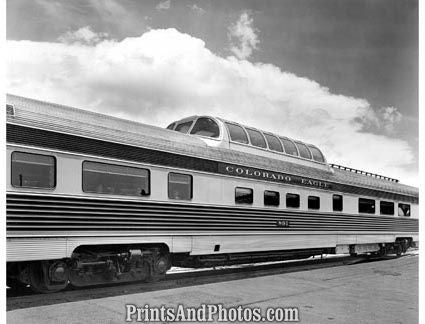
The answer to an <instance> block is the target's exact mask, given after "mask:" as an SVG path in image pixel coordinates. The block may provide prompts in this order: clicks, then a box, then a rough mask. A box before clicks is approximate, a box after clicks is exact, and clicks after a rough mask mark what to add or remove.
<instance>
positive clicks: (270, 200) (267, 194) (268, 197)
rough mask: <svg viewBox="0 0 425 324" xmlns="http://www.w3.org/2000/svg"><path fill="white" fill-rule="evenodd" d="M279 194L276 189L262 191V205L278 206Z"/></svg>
mask: <svg viewBox="0 0 425 324" xmlns="http://www.w3.org/2000/svg"><path fill="white" fill-rule="evenodd" d="M279 204H280V195H279V193H278V192H277V191H268V190H266V191H264V205H266V206H279Z"/></svg>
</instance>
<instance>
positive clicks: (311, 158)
mask: <svg viewBox="0 0 425 324" xmlns="http://www.w3.org/2000/svg"><path fill="white" fill-rule="evenodd" d="M294 143H295V146H296V147H297V150H298V153H299V156H298V157H300V158H302V159H304V160H309V161H312V160H313V154H311V151H310V149H309V148H308V146H307V145H306V144H304V143H303V142H300V141H294ZM300 147H301V148H304V147H305V148H306V149H307V152H308V154H310V157H309V158H308V157H304V156H302V155H301V150H300ZM313 161H314V160H313Z"/></svg>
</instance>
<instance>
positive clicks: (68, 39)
mask: <svg viewBox="0 0 425 324" xmlns="http://www.w3.org/2000/svg"><path fill="white" fill-rule="evenodd" d="M106 38H108V34H107V33H96V32H94V31H93V30H92V29H91V27H90V26H85V27H81V28H80V29H78V30H75V31H69V32H66V33H65V34H63V35H61V36H60V37H59V38H58V40H59V42H62V43H80V44H86V45H94V44H96V43H99V42H100V41H102V40H104V39H106Z"/></svg>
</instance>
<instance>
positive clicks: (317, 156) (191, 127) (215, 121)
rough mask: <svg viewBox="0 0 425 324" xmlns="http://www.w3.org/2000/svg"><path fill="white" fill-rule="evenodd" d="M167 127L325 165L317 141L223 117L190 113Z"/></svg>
mask: <svg viewBox="0 0 425 324" xmlns="http://www.w3.org/2000/svg"><path fill="white" fill-rule="evenodd" d="M167 129H170V130H174V131H177V132H180V133H184V134H188V135H192V136H197V137H199V138H201V139H203V140H204V141H205V142H206V143H207V144H208V145H210V146H215V147H223V148H228V149H233V150H236V151H243V152H247V153H253V154H257V155H263V156H264V155H265V156H268V157H272V158H277V159H284V160H289V161H291V162H297V163H301V164H306V163H307V164H311V163H312V164H313V165H315V166H318V165H320V164H322V165H326V159H325V157H324V155H323V153H322V152H321V151H320V150H319V148H317V147H316V146H315V145H312V144H307V143H303V142H301V141H298V140H293V139H290V138H288V137H285V136H280V135H277V134H274V133H271V132H265V131H262V130H259V129H256V128H254V127H248V126H244V125H241V124H239V123H236V122H233V121H228V120H224V119H222V118H215V117H210V116H191V117H187V118H184V119H181V120H178V121H175V122H173V123H171V124H170V125H168V126H167Z"/></svg>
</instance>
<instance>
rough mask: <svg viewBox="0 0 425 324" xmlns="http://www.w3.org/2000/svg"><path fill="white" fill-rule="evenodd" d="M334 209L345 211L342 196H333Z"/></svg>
mask: <svg viewBox="0 0 425 324" xmlns="http://www.w3.org/2000/svg"><path fill="white" fill-rule="evenodd" d="M332 207H333V210H334V211H342V209H343V201H342V195H333V197H332Z"/></svg>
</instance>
